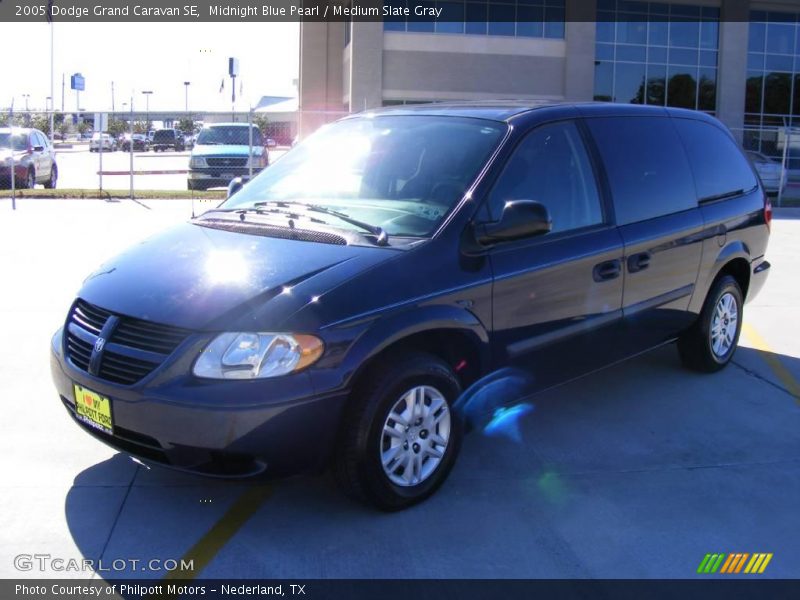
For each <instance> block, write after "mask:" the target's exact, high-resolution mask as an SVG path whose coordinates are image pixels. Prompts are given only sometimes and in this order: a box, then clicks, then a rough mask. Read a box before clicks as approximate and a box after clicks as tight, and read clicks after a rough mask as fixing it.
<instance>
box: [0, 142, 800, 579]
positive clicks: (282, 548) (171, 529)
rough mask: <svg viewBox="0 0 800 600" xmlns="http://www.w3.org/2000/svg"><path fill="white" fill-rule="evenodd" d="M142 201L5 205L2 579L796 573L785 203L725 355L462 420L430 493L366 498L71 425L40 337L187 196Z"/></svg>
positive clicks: (616, 375) (799, 216) (634, 370)
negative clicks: (168, 562) (402, 502)
mask: <svg viewBox="0 0 800 600" xmlns="http://www.w3.org/2000/svg"><path fill="white" fill-rule="evenodd" d="M118 154H120V153H118ZM151 154H152V153H151ZM87 155H88V153H87ZM120 156H122V154H120ZM92 157H93V158H94V155H92ZM142 160H143V161H144V159H142ZM148 160H164V161H169V160H172V159H168V158H164V159H161V158H159V159H153V158H150V159H148ZM64 177H65V178H66V177H67V175H66V169H65V171H64ZM184 183H185V182H184ZM64 185H65V186H68V185H70V184H68V183H67V181H66V180H65V181H64ZM162 189H163V188H162ZM180 189H183V188H182V187H181V188H180ZM143 204H144V205H146V206H148V207H149V208H145V207H144V206H141V205H139V204H135V203H131V202H127V201H126V202H114V203H107V202H102V201H45V200H27V201H21V202H19V204H18V210H17V211H15V212H12V210H11V205H10V202H9V201H8V200H0V282H2V293H0V331H2V335H0V364H2V365H3V366H2V368H0V391H2V395H3V400H4V403H5V408H4V411H3V418H2V420H0V468H1V472H2V473H3V476H4V477H3V483H2V489H3V493H2V494H0V530H2V531H3V535H2V538H0V576H2V577H61V576H67V577H83V576H86V573H83V572H79V571H60V570H57V569H56V568H54V567H53V564H52V563H49V565H48V567H47V568H45V569H44V570H39V569H38V568H37V566H36V565H34V568H33V569H32V570H29V571H20V570H18V568H17V567H18V566H19V564H17V566H16V567H15V557H16V556H19V555H21V554H29V555H33V554H46V555H50V557H51V558H61V559H64V560H65V561H67V560H69V559H76V560H78V561H80V560H83V559H92V560H95V561H97V560H102V561H103V564H104V565H106V566H107V567H108V566H109V565H111V564H112V561H114V560H115V559H124V560H125V561H128V563H127V564H126V566H125V568H124V569H122V570H120V571H106V572H102V573H100V574H99V575H100V576H102V577H104V578H106V579H110V578H113V577H122V576H124V577H155V578H161V577H163V576H164V575H165V573H164V572H162V571H156V570H154V571H148V570H142V568H141V563H140V564H139V565H138V566H137V567H133V566H131V563H130V561H131V560H134V559H138V560H141V561H142V563H144V562H146V561H149V560H151V559H161V560H165V559H177V560H180V559H181V558H185V559H190V560H194V569H193V570H191V571H188V570H187V571H185V572H183V573H180V575H181V576H183V577H188V578H192V577H202V578H205V577H225V578H239V577H261V578H286V579H289V578H300V579H302V578H339V577H341V578H351V577H352V578H451V577H452V578H463V577H467V578H482V577H489V578H498V577H499V578H506V577H520V578H537V577H543V578H572V577H579V578H583V577H592V578H638V577H647V578H662V577H664V578H686V577H693V576H697V575H696V570H697V567H698V565H699V564H700V561H701V560H702V559H703V557H704V555H705V554H706V553H717V552H724V553H729V552H747V553H753V552H769V553H773V554H774V557H773V559H772V561H771V563H770V564H769V567H768V568H767V569H766V571H765V573H764V574H763V575H760V577H776V578H777V577H798V575H800V536H798V531H800V511H798V510H797V507H798V505H799V504H800V435H798V431H800V384H798V382H799V381H800V336H798V335H797V334H798V316H797V315H798V309H800V282H799V281H798V279H797V273H798V268H797V262H798V258H800V209H786V210H779V211H777V214H776V219H775V221H774V222H773V234H772V238H771V241H770V248H769V251H768V258H769V260H770V261H771V262H772V265H773V268H772V273H771V276H770V279H769V280H768V282H767V284H766V286H765V288H764V290H763V291H762V293H761V295H760V296H759V297H758V298H757V299H756V300H755V301H754V302H752V303H751V304H749V305H748V306H747V308H746V312H745V315H746V318H745V328H744V331H743V335H742V341H741V347H740V349H739V350H738V352H737V354H736V356H735V358H734V364H733V365H731V366H730V367H729V368H728V369H726V370H725V371H723V372H722V373H718V374H715V375H711V376H708V375H698V374H694V373H690V372H687V371H685V370H683V369H682V368H681V366H680V364H679V362H678V359H677V354H676V352H675V350H674V348H672V347H665V348H662V349H660V350H658V351H655V352H653V353H650V354H648V355H645V356H642V357H640V358H637V359H635V360H632V361H629V362H627V363H625V364H622V365H618V366H616V367H613V368H611V369H608V370H606V371H603V372H601V373H598V374H594V375H592V376H589V377H586V378H584V379H582V380H579V381H577V382H573V383H571V384H569V385H566V386H563V387H561V388H558V389H555V390H552V391H550V392H547V393H545V394H543V395H540V396H538V397H536V398H534V399H533V400H531V401H529V402H527V405H528V406H526V410H521V411H518V413H517V414H518V415H520V416H519V418H518V419H516V420H514V419H511V420H507V421H506V422H505V423H504V424H503V426H502V427H492V428H487V429H486V430H483V431H476V432H473V433H472V434H471V435H469V436H468V437H467V439H466V441H465V445H464V448H463V450H462V455H461V457H460V459H459V462H458V463H457V465H456V467H455V469H454V470H453V473H452V475H451V477H450V479H449V481H448V482H447V483H446V484H445V485H444V487H443V488H442V489H441V490H440V491H439V492H438V493H437V494H436V495H435V496H434V497H433V498H431V499H430V500H429V501H427V502H425V503H423V504H422V505H420V506H417V507H414V508H413V509H410V510H407V511H405V512H402V513H396V514H383V513H378V512H375V511H374V510H371V509H369V508H365V507H363V506H360V505H358V504H354V503H352V502H351V501H349V500H347V499H346V498H344V497H343V496H342V495H341V494H340V493H339V492H338V491H337V489H336V488H335V486H334V485H333V484H332V482H331V481H330V479H329V478H328V477H315V478H310V477H302V478H294V479H291V480H286V481H278V482H273V483H269V484H258V485H255V484H252V483H248V482H225V481H210V480H206V479H201V478H198V477H194V476H189V475H184V474H177V473H173V472H170V471H165V470H161V469H153V470H148V469H146V468H144V467H142V466H138V465H137V464H135V463H133V462H131V461H130V460H129V459H127V458H126V457H124V456H123V455H120V454H118V453H117V452H115V451H113V450H111V449H109V448H107V447H106V446H104V445H102V444H100V443H99V442H97V441H95V440H94V439H93V438H91V437H90V436H88V435H86V434H85V433H83V432H82V431H80V430H79V429H78V428H77V427H76V426H75V425H74V424H73V423H72V422H71V420H70V419H69V417H68V416H67V414H66V412H65V411H64V409H63V407H62V406H61V403H60V401H59V399H58V397H57V395H56V393H55V391H54V389H53V386H52V384H51V382H50V375H49V362H48V361H49V358H48V352H49V342H50V336H51V335H52V333H53V332H54V331H55V330H56V329H57V328H58V327H59V325H60V324H61V322H62V321H63V319H64V317H65V315H66V311H67V309H68V307H69V305H70V303H71V301H72V299H73V296H74V294H75V291H76V290H77V288H78V286H79V285H80V282H81V280H82V278H83V277H84V276H86V275H87V274H88V273H89V272H90V271H91V270H92V269H93V268H94V267H95V266H96V265H97V264H99V263H100V262H102V261H103V260H104V259H105V258H107V257H108V256H110V255H113V254H115V253H116V252H118V251H119V250H121V249H122V248H124V247H126V246H127V245H129V244H131V243H133V242H135V241H137V240H139V239H141V238H142V237H144V236H146V235H147V234H149V233H151V232H154V231H156V230H157V229H159V228H162V227H166V226H168V225H169V224H170V223H173V222H176V221H177V220H180V219H186V218H188V217H189V215H190V211H191V208H190V203H189V202H185V201H171V202H167V201H147V202H144V203H143ZM198 206H199V205H198Z"/></svg>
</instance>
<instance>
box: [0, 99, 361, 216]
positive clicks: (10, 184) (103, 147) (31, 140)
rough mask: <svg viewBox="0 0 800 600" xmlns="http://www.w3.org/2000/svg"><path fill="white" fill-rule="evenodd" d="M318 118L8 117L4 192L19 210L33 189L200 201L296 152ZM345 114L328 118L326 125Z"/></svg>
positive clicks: (3, 131)
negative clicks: (305, 123)
mask: <svg viewBox="0 0 800 600" xmlns="http://www.w3.org/2000/svg"><path fill="white" fill-rule="evenodd" d="M320 114H323V113H320V112H313V113H311V112H310V113H309V114H308V115H304V114H303V113H298V112H289V113H264V112H259V111H255V110H250V111H246V112H231V111H227V112H201V111H193V112H179V111H174V112H163V111H159V112H155V111H153V112H152V113H148V112H145V111H130V110H129V111H115V112H92V111H81V112H80V113H72V114H70V113H66V114H64V113H53V114H52V115H51V114H50V113H47V112H39V111H14V112H10V111H4V112H2V113H0V187H4V188H10V189H11V196H12V204H14V206H16V204H15V201H16V196H17V191H18V190H23V189H25V188H30V187H35V188H37V190H38V189H41V188H43V187H45V188H46V187H56V188H58V189H61V190H67V189H71V190H85V191H113V192H116V193H117V194H119V192H121V191H127V194H126V195H127V196H130V198H131V199H135V198H136V197H137V196H140V195H143V194H145V192H146V193H147V197H154V196H153V194H157V193H158V192H164V193H165V196H168V197H174V196H175V195H176V193H177V192H184V197H193V196H195V195H199V196H203V194H202V192H204V191H206V190H214V189H224V188H226V187H227V184H228V182H229V181H230V180H231V179H233V178H234V177H237V176H243V177H252V176H254V175H256V174H258V172H260V171H261V170H262V169H264V168H265V167H266V166H268V164H270V163H272V162H274V161H275V160H277V159H278V158H280V156H282V155H283V154H284V153H285V152H286V151H287V150H288V149H289V148H290V147H291V146H292V144H293V143H294V142H295V140H296V138H297V135H298V131H299V126H300V122H301V121H302V119H303V118H304V117H308V120H309V121H310V120H311V119H312V118H313V119H314V120H315V121H318V120H320ZM344 114H345V113H336V114H333V113H330V114H328V113H324V114H323V118H322V121H323V122H324V121H330V120H334V119H336V118H338V117H340V116H342V115H344ZM51 117H52V123H53V127H52V132H51V126H50V123H51ZM248 125H249V127H248ZM9 128H11V129H9ZM9 131H10V133H9ZM7 151H8V152H7ZM12 164H13V168H12V167H11V165H12ZM24 195H30V192H27V193H24Z"/></svg>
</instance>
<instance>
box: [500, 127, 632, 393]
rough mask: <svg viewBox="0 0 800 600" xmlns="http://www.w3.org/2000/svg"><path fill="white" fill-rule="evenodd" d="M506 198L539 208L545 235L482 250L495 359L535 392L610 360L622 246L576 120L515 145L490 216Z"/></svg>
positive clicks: (619, 296) (544, 129)
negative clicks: (489, 282) (488, 269)
mask: <svg viewBox="0 0 800 600" xmlns="http://www.w3.org/2000/svg"><path fill="white" fill-rule="evenodd" d="M509 200H535V201H537V202H540V203H541V204H543V205H544V206H545V207H546V208H547V209H548V212H549V213H550V216H551V218H552V230H551V231H550V232H549V233H546V234H542V235H540V236H537V237H534V238H530V239H525V240H519V241H515V242H508V243H504V244H499V245H497V246H495V247H494V248H492V249H491V250H490V251H489V258H490V261H491V265H492V270H493V274H494V288H493V310H492V313H493V354H494V356H495V357H496V360H497V362H498V364H511V365H514V366H518V367H523V368H524V369H526V371H527V372H528V373H529V374H530V375H532V378H533V379H532V387H531V388H530V389H529V390H527V391H529V392H533V391H537V390H539V389H542V388H545V387H549V386H550V385H553V384H555V383H559V382H561V381H564V380H566V379H568V378H571V377H573V376H575V375H578V374H581V373H584V372H587V371H590V370H592V369H594V368H597V367H599V366H602V365H603V364H605V363H607V362H611V361H613V360H615V358H616V352H615V348H616V346H615V344H614V342H613V338H614V336H615V332H616V329H617V328H618V327H619V322H620V317H621V314H622V313H621V308H622V290H623V265H622V240H621V238H620V235H619V232H618V231H617V229H616V227H614V225H613V223H611V219H610V218H609V216H608V214H607V212H608V211H606V210H605V209H604V203H603V200H602V198H601V194H600V191H599V187H598V185H597V178H596V173H595V168H594V165H593V163H592V160H591V158H590V155H589V153H588V152H587V150H586V147H585V145H584V139H583V135H582V133H581V130H580V128H579V127H578V125H577V124H576V122H574V121H560V122H556V123H550V124H546V125H542V126H539V127H538V128H536V129H534V130H533V131H532V132H531V133H529V134H528V135H527V136H526V137H525V138H524V139H523V140H522V141H521V142H520V144H519V145H518V146H517V148H516V150H515V151H514V153H513V154H512V156H511V158H510V159H509V162H508V164H507V165H506V167H505V169H504V171H503V173H502V174H501V175H500V177H499V179H498V181H497V182H496V184H495V185H494V187H493V189H492V191H491V193H490V196H489V199H488V211H489V213H490V218H492V219H494V220H497V219H499V218H500V215H501V213H502V208H503V205H504V203H505V202H507V201H509Z"/></svg>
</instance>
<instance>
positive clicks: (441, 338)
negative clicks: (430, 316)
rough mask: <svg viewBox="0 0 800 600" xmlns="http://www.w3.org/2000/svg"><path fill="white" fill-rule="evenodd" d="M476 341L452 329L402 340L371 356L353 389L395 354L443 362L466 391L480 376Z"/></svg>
mask: <svg viewBox="0 0 800 600" xmlns="http://www.w3.org/2000/svg"><path fill="white" fill-rule="evenodd" d="M480 343H481V342H480V340H478V339H477V338H476V337H475V335H473V334H471V333H469V332H466V331H459V330H456V329H433V330H430V331H423V332H420V333H415V334H413V335H410V336H408V337H404V338H402V339H400V340H398V341H396V342H394V343H392V344H390V345H389V346H387V347H386V348H384V349H383V350H381V351H380V352H378V353H377V354H375V355H374V356H372V357H371V358H370V359H369V360H368V361H367V364H365V365H364V366H363V367H362V368H361V369H359V371H358V372H357V373H356V375H355V377H354V381H355V385H358V381H359V380H361V379H362V378H363V377H364V375H365V374H367V373H369V372H370V371H372V369H373V368H374V367H376V366H377V365H378V364H380V362H381V361H383V360H385V359H386V358H387V357H388V356H390V355H392V354H396V353H401V352H402V353H407V352H427V353H429V354H434V355H436V356H438V357H439V358H441V359H442V360H444V361H445V362H446V363H447V364H448V365H450V367H451V368H452V369H453V371H454V372H455V374H456V376H457V377H458V379H459V381H460V382H461V385H462V386H463V387H467V386H468V385H469V384H470V383H472V382H474V381H475V380H476V379H478V377H480V375H481V370H482V368H481V351H480V348H479V344H480Z"/></svg>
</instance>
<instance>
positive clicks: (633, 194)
mask: <svg viewBox="0 0 800 600" xmlns="http://www.w3.org/2000/svg"><path fill="white" fill-rule="evenodd" d="M586 123H587V125H588V126H589V130H590V131H591V133H592V136H593V137H594V139H595V143H596V144H597V147H598V149H599V150H600V154H601V158H602V161H603V164H604V165H605V168H606V173H607V174H608V179H609V185H610V186H611V193H612V195H613V199H614V210H615V212H616V217H617V223H618V224H620V225H625V224H627V223H635V222H637V221H646V220H648V219H653V218H656V217H661V216H664V215H668V214H672V213H677V212H681V211H684V210H689V209H691V208H694V207H696V206H697V195H696V191H695V187H694V180H693V178H692V171H691V169H690V168H689V161H688V159H687V158H686V152H685V151H684V148H683V144H682V143H681V139H680V137H678V132H677V131H676V129H675V126H674V125H673V123H672V121H671V119H670V118H669V117H667V116H664V117H600V118H591V119H587V120H586Z"/></svg>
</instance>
